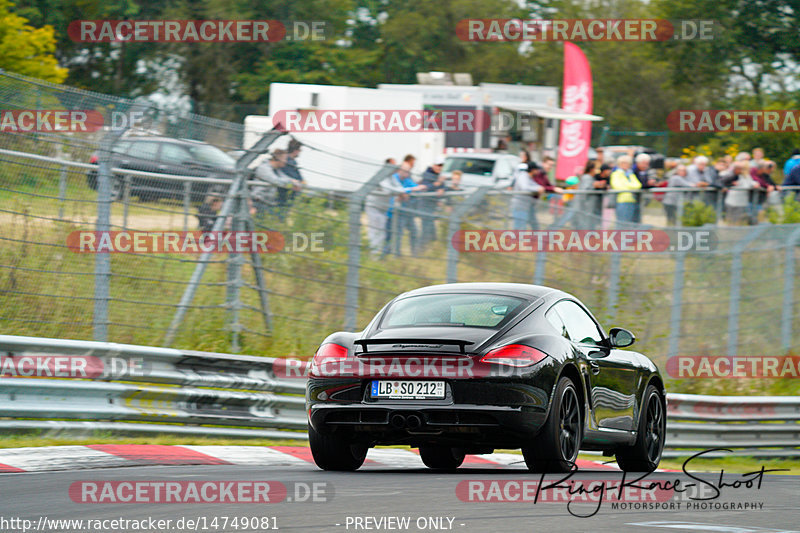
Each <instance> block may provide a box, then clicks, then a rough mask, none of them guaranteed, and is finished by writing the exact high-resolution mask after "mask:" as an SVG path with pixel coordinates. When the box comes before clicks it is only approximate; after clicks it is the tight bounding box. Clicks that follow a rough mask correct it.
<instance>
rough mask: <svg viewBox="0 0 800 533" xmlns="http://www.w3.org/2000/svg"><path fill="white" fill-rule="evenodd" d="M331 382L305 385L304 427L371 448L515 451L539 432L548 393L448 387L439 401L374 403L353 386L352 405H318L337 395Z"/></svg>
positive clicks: (519, 387) (526, 388)
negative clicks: (360, 441) (397, 446)
mask: <svg viewBox="0 0 800 533" xmlns="http://www.w3.org/2000/svg"><path fill="white" fill-rule="evenodd" d="M335 381H338V383H337V384H336V385H335V386H334V387H332V388H329V387H330V386H331V385H334V383H330V382H329V380H314V379H312V380H311V382H310V383H309V389H308V396H307V407H308V419H309V423H310V424H311V425H312V426H313V427H314V429H315V430H317V431H319V432H322V433H332V432H348V433H352V434H354V436H355V437H356V438H363V439H364V440H368V441H370V442H372V443H374V444H412V445H414V444H416V445H419V444H426V443H440V444H444V443H447V444H451V445H454V446H458V445H465V446H469V445H472V446H486V447H493V448H498V447H519V446H522V445H523V444H527V443H528V442H529V440H530V439H531V438H532V437H534V436H535V435H536V434H537V433H538V432H539V430H540V428H541V426H542V425H543V424H544V422H545V420H546V418H547V413H548V404H549V402H548V401H547V400H548V398H547V394H546V393H545V392H544V391H543V390H541V389H538V388H536V387H533V386H531V385H529V384H528V385H525V384H522V383H518V384H516V386H510V387H509V384H508V383H505V384H501V383H486V382H474V381H472V382H449V383H448V396H447V398H446V399H444V400H430V401H426V400H391V401H390V400H380V401H376V400H374V399H370V398H369V396H368V395H367V394H365V392H364V389H363V386H364V384H359V383H358V381H356V382H351V387H352V389H351V390H352V391H353V392H352V393H351V395H350V397H349V400H351V401H341V400H339V401H337V400H330V399H328V400H327V401H324V400H320V399H319V396H320V393H321V392H322V391H323V390H327V391H330V390H334V389H338V390H340V391H341V390H342V387H343V384H342V382H341V381H339V380H335ZM326 382H328V383H326ZM326 385H327V387H326ZM345 387H346V385H345ZM509 389H515V391H514V392H515V394H509ZM334 397H336V395H334ZM342 397H343V396H342V395H338V398H342Z"/></svg>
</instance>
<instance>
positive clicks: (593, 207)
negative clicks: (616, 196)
mask: <svg viewBox="0 0 800 533" xmlns="http://www.w3.org/2000/svg"><path fill="white" fill-rule="evenodd" d="M597 163H598V162H597V160H594V159H590V160H589V161H587V163H586V166H584V167H583V174H581V178H580V184H579V186H578V190H582V191H594V192H593V193H587V194H580V195H578V197H577V200H576V208H577V210H578V219H577V222H576V225H577V227H578V228H579V229H591V228H596V227H598V226H599V225H600V224H599V223H600V220H601V219H602V217H603V194H602V191H605V190H606V189H608V177H609V176H610V175H611V167H610V166H608V165H605V164H603V165H600V166H599V168H598V166H597Z"/></svg>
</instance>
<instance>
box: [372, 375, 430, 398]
mask: <svg viewBox="0 0 800 533" xmlns="http://www.w3.org/2000/svg"><path fill="white" fill-rule="evenodd" d="M372 397H373V398H387V399H394V400H436V399H438V400H441V399H443V398H444V381H388V380H387V381H373V382H372Z"/></svg>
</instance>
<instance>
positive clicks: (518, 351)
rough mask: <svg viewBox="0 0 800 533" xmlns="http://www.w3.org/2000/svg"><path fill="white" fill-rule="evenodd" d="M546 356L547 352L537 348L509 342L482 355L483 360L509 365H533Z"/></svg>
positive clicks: (484, 361)
mask: <svg viewBox="0 0 800 533" xmlns="http://www.w3.org/2000/svg"><path fill="white" fill-rule="evenodd" d="M545 357H547V354H546V353H544V352H541V351H539V350H537V349H536V348H531V347H530V346H525V345H524V344H509V345H507V346H503V347H502V348H495V349H494V350H492V351H490V352H489V353H487V354H486V355H484V356H483V357H481V362H483V363H494V364H497V365H507V366H531V365H535V364H536V363H538V362H539V361H541V360H542V359H544V358H545Z"/></svg>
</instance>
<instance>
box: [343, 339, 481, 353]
mask: <svg viewBox="0 0 800 533" xmlns="http://www.w3.org/2000/svg"><path fill="white" fill-rule="evenodd" d="M353 344H357V345H359V346H361V347H362V348H364V353H369V350H368V349H367V345H369V344H443V345H446V346H458V347H459V348H461V353H463V354H465V353H467V352H466V347H467V346H469V345H471V344H475V343H474V342H472V341H463V340H458V339H406V338H403V339H358V340H355V341H353Z"/></svg>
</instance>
